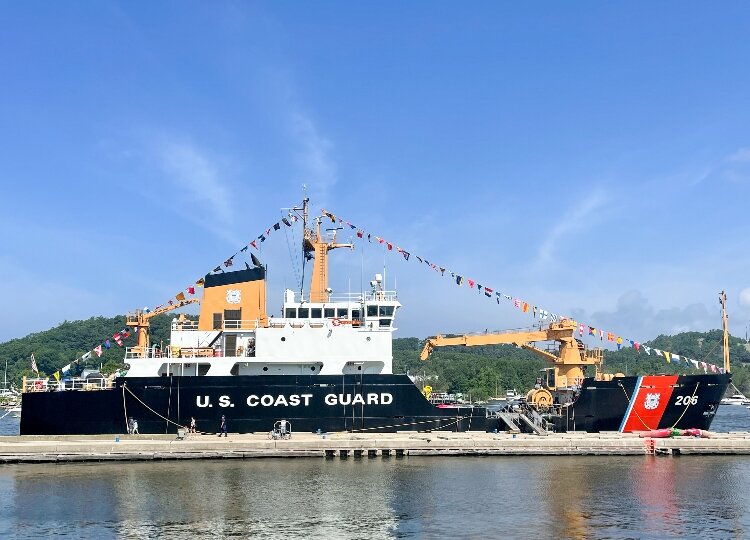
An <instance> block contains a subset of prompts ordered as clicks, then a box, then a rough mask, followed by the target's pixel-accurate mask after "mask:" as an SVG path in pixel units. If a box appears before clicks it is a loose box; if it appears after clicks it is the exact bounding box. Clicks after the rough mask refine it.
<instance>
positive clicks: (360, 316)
mask: <svg viewBox="0 0 750 540" xmlns="http://www.w3.org/2000/svg"><path fill="white" fill-rule="evenodd" d="M289 215H290V217H291V216H294V217H295V218H298V219H299V220H301V222H302V227H303V235H302V245H301V250H302V255H303V259H302V260H304V261H306V262H308V263H309V264H310V265H311V266H312V270H311V272H310V273H311V276H310V281H309V285H308V286H307V290H305V288H304V287H300V290H299V292H297V291H293V290H291V289H287V290H285V291H284V293H283V299H282V304H281V309H280V311H279V312H277V313H274V314H269V313H268V311H267V306H266V277H267V271H268V270H267V267H266V266H264V265H263V264H262V263H261V262H260V261H259V260H258V258H257V257H256V256H255V255H252V256H251V257H250V260H251V262H252V266H251V265H250V264H247V263H246V268H245V269H240V270H234V271H229V270H224V269H223V268H220V267H218V268H216V269H215V270H214V271H212V272H210V273H208V274H206V275H205V276H204V277H202V278H201V279H200V280H198V284H199V285H200V287H199V289H200V291H198V292H197V296H196V297H195V298H185V297H184V295H183V297H182V298H179V297H178V301H176V302H173V303H172V304H170V305H167V306H162V307H159V308H156V309H154V310H152V311H148V310H145V309H144V310H137V311H135V312H133V313H130V314H128V315H127V317H126V324H127V328H128V329H130V331H132V332H133V333H134V334H135V337H136V344H135V345H134V346H132V347H127V348H126V350H125V356H124V361H125V363H126V367H127V369H126V370H124V372H121V373H119V374H117V376H114V375H113V376H109V377H104V376H102V375H101V374H99V373H90V374H88V376H87V377H79V378H65V379H62V380H59V381H57V380H55V379H49V378H36V379H31V378H29V379H27V378H24V380H23V384H22V388H23V391H22V412H21V423H20V433H21V435H99V434H113V435H117V434H123V433H129V432H130V431H131V430H132V426H133V424H134V422H137V425H138V433H139V434H169V433H179V432H180V430H184V429H186V427H187V426H190V425H191V424H192V422H193V420H194V421H195V425H196V427H197V429H198V431H201V432H209V433H216V432H218V431H219V429H220V425H221V424H222V419H223V421H224V422H225V423H226V424H225V425H226V427H227V429H228V431H230V432H236V433H263V432H270V431H272V430H273V429H274V425H275V424H276V423H277V422H280V421H281V420H286V421H287V422H288V424H289V426H290V427H291V429H292V430H294V432H297V433H299V432H312V433H331V432H358V433H377V432H396V431H436V430H441V431H457V432H460V431H471V430H475V431H490V432H494V431H507V430H508V429H518V430H519V431H533V432H538V433H547V432H550V431H558V432H564V431H587V432H593V431H620V432H633V431H649V430H653V429H659V428H665V427H676V428H698V429H708V428H709V427H710V425H711V422H712V420H713V418H714V415H715V414H716V411H717V409H718V407H719V403H720V400H721V397H722V396H723V395H724V392H725V390H726V388H727V386H728V384H729V383H730V382H731V376H730V374H729V366H728V364H729V360H728V356H726V355H728V347H726V339H725V373H722V374H696V375H644V376H625V375H623V374H612V375H611V374H606V373H604V372H603V371H602V370H601V366H602V362H603V354H602V351H601V350H590V351H589V350H587V349H586V348H585V347H584V345H583V344H582V343H581V342H580V341H579V340H576V339H575V338H574V331H575V327H574V325H573V324H572V323H571V321H560V322H556V323H551V324H550V325H549V326H548V327H547V328H539V329H536V330H530V331H528V332H525V333H520V334H519V333H518V332H515V333H513V332H498V333H491V332H486V333H484V334H481V335H476V336H470V335H464V336H454V337H442V336H436V337H434V338H428V339H427V340H425V348H424V350H423V352H422V357H423V359H425V358H427V357H428V356H429V354H430V353H431V351H432V350H433V349H434V348H435V347H440V346H446V345H470V346H471V345H488V344H499V343H515V344H517V345H519V346H522V347H524V348H527V349H530V350H532V351H534V352H537V353H538V354H541V355H542V356H544V357H545V358H546V359H548V360H550V361H551V362H552V363H553V367H552V368H550V369H549V370H547V371H546V377H545V379H546V380H543V379H542V378H540V379H538V381H537V385H536V387H535V388H534V389H532V390H531V391H530V392H529V393H528V394H527V395H526V399H525V400H523V401H524V402H523V403H520V404H519V403H516V401H515V400H513V401H512V402H510V403H509V407H513V409H512V410H504V411H498V412H495V411H492V412H489V411H488V410H487V409H486V408H484V407H479V406H473V405H471V404H464V403H452V404H450V406H445V404H444V403H436V402H435V400H432V401H431V400H430V397H431V396H430V392H429V387H425V388H419V387H418V386H417V385H416V384H415V382H414V381H413V380H412V379H411V378H410V377H409V376H408V375H407V374H397V373H393V352H392V340H393V333H394V331H395V330H396V321H397V314H398V310H399V309H400V308H401V303H400V302H399V300H398V296H397V293H396V291H394V290H388V289H387V287H386V284H385V281H384V279H383V276H382V275H381V274H375V275H374V276H373V279H372V280H371V281H370V282H369V289H368V290H366V291H361V292H359V293H338V292H334V291H333V290H332V289H331V288H330V287H329V283H328V277H329V269H328V258H329V253H330V252H331V251H333V250H335V249H339V248H351V247H352V245H351V244H348V243H339V242H338V241H337V230H336V229H335V228H334V229H332V230H326V231H324V230H323V229H322V223H323V220H324V218H323V217H315V218H311V217H310V215H309V200H308V199H307V198H305V199H304V200H303V202H302V204H301V205H299V206H297V207H295V208H293V209H292V210H291V211H290V214H289ZM190 304H198V306H199V307H198V317H197V320H196V319H195V318H191V317H187V316H186V315H185V314H184V313H181V314H179V315H177V316H175V317H174V318H173V319H172V322H171V329H170V341H169V344H168V346H166V347H164V348H163V349H162V347H160V346H159V345H158V344H154V343H151V340H150V334H149V331H150V321H151V319H152V318H153V317H155V316H157V315H161V314H165V313H169V312H171V311H173V310H175V309H178V308H181V307H186V306H188V305H190ZM722 306H724V304H722ZM724 315H725V318H724V328H725V336H726V333H727V330H726V312H725V310H724ZM538 341H548V342H553V343H554V342H557V343H559V344H560V348H559V351H557V353H556V354H555V353H551V352H549V351H546V350H542V349H540V348H538V347H535V346H534V345H533V343H534V342H538ZM587 369H593V370H594V371H595V373H594V374H593V376H588V375H587V373H586V370H587Z"/></svg>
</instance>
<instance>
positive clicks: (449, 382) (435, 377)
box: [0, 314, 750, 399]
mask: <svg viewBox="0 0 750 540" xmlns="http://www.w3.org/2000/svg"><path fill="white" fill-rule="evenodd" d="M173 317H174V316H173V315H172V314H164V315H159V316H156V317H154V318H152V319H151V343H152V344H157V343H158V344H160V345H161V346H162V348H165V347H167V346H168V345H169V335H170V327H171V322H172V319H173ZM188 317H189V318H191V319H195V317H194V316H188ZM124 327H125V317H124V316H122V315H118V316H115V317H92V318H90V319H87V320H83V321H65V322H63V323H62V324H60V325H58V326H56V327H54V328H51V329H49V330H46V331H43V332H37V333H33V334H29V335H28V336H26V337H23V338H19V339H12V340H10V341H7V342H5V343H0V369H3V368H4V361H7V362H8V381H10V382H12V383H13V384H15V385H16V386H20V382H21V378H22V377H23V376H27V377H34V376H36V375H35V374H34V372H33V371H32V370H31V360H30V357H31V353H34V356H35V358H36V362H37V366H38V367H39V371H40V375H41V376H51V375H52V374H53V373H54V372H55V371H57V370H59V369H60V368H62V367H63V366H65V365H66V364H69V363H70V362H72V361H73V360H75V359H76V358H80V357H81V356H82V355H83V354H84V353H86V352H88V351H90V350H92V349H93V348H94V347H96V346H97V345H99V344H102V343H103V342H104V340H106V339H109V340H110V343H111V348H110V349H108V350H107V349H105V350H104V352H103V354H102V356H101V358H98V357H97V356H96V355H95V354H92V357H91V358H90V359H89V360H88V362H81V363H80V364H77V365H75V366H73V369H72V370H71V375H74V376H75V375H79V374H80V373H81V371H82V370H83V369H85V368H96V369H99V370H101V372H102V373H103V374H105V375H109V374H111V373H113V372H115V371H116V370H119V369H123V368H124V367H125V364H124V362H123V360H124V356H125V347H118V346H117V344H116V343H115V341H114V339H112V335H113V334H114V333H116V332H118V331H120V330H122V329H123V328H124ZM722 340H723V333H722V332H721V331H720V330H711V331H709V332H683V333H680V334H676V335H673V336H667V335H660V336H659V337H657V338H655V339H653V340H651V341H649V342H647V343H646V345H647V346H649V347H656V348H659V349H662V350H667V351H672V352H675V353H677V354H680V355H683V356H688V357H690V358H693V359H695V360H699V361H705V362H706V363H709V364H715V365H717V366H721V365H723V360H722ZM729 343H730V355H731V359H732V378H733V382H734V384H735V385H736V386H737V387H738V388H739V389H740V390H741V391H742V392H743V393H746V394H748V393H750V367H748V366H750V347H748V344H747V343H746V342H745V340H743V339H740V338H735V337H731V336H730V339H729ZM422 344H423V342H422V341H421V340H419V339H418V338H414V337H410V338H397V339H394V340H393V367H394V372H395V373H409V374H410V375H412V376H418V377H421V378H423V379H425V384H429V385H430V386H432V388H433V390H434V391H437V392H441V391H442V392H451V393H456V392H460V393H463V394H470V395H471V396H472V398H476V399H486V398H488V397H491V396H494V395H496V394H500V395H503V394H504V393H505V391H506V390H512V389H516V390H518V391H519V392H521V391H525V390H528V389H529V388H531V387H532V386H533V385H534V382H535V380H536V378H537V377H538V376H540V370H541V369H543V368H546V367H549V364H548V363H547V362H545V361H544V360H543V359H541V358H539V357H538V356H536V355H535V354H534V353H532V352H530V351H527V350H524V349H519V348H517V347H514V346H513V345H488V346H483V347H441V348H437V349H435V350H434V351H433V353H432V355H431V356H430V358H429V359H428V360H426V361H421V360H420V359H419V353H420V351H421V348H422ZM133 345H135V336H132V335H131V337H129V338H127V339H126V340H125V346H133ZM604 369H605V371H607V372H609V373H618V372H620V373H625V374H627V375H637V374H649V373H686V372H688V373H693V372H695V371H694V370H692V369H687V368H686V367H685V366H684V365H680V366H677V365H675V364H670V363H667V361H666V360H665V359H664V358H663V357H656V356H655V355H654V354H653V353H652V354H651V355H647V354H646V353H645V351H644V349H643V348H641V350H640V351H636V350H635V349H633V348H632V347H626V348H623V349H622V350H619V351H609V350H607V351H605V354H604Z"/></svg>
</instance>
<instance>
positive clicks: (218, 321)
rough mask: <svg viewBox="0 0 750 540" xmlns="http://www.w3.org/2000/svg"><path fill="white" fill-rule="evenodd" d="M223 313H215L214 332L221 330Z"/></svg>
mask: <svg viewBox="0 0 750 540" xmlns="http://www.w3.org/2000/svg"><path fill="white" fill-rule="evenodd" d="M222 315H223V314H222V313H214V330H221V320H222Z"/></svg>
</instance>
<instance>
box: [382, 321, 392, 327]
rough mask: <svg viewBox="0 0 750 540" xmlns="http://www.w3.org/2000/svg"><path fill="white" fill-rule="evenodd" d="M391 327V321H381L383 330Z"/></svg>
mask: <svg viewBox="0 0 750 540" xmlns="http://www.w3.org/2000/svg"><path fill="white" fill-rule="evenodd" d="M390 325H391V319H380V326H381V327H383V328H386V327H389V326H390Z"/></svg>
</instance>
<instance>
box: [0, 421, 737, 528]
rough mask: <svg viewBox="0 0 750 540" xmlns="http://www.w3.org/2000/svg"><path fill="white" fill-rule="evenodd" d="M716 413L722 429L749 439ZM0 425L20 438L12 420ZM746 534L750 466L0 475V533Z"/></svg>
mask: <svg viewBox="0 0 750 540" xmlns="http://www.w3.org/2000/svg"><path fill="white" fill-rule="evenodd" d="M748 426H750V410H748V409H746V408H744V407H722V408H721V409H720V411H719V415H718V416H717V418H716V421H715V422H714V425H713V426H712V427H714V428H715V429H716V430H723V431H727V430H746V429H748ZM0 430H2V431H5V432H8V431H9V432H13V430H15V432H17V430H18V419H10V418H6V419H3V420H2V421H1V422H0ZM47 536H67V537H73V538H115V537H119V538H159V537H164V538H194V537H202V536H215V537H242V538H244V537H248V536H259V537H269V538H305V539H313V538H438V537H440V538H442V537H456V536H460V537H465V538H499V537H502V538H601V537H607V538H664V537H680V538H685V537H698V536H702V537H705V538H746V537H748V536H750V458H748V457H745V456H700V457H699V456H684V457H679V458H664V457H653V456H623V457H618V456H607V457H605V456H586V457H531V456H530V457H482V458H467V457H462V458H449V457H444V458H427V457H419V458H417V457H412V458H404V459H396V458H390V459H381V458H377V459H367V458H365V459H362V460H354V459H351V458H350V459H348V460H340V459H334V460H322V459H286V460H282V459H267V460H246V461H233V460H226V461H209V460H200V461H194V460H190V461H185V462H141V463H136V462H132V463H131V462H125V463H87V464H58V465H4V466H0V537H3V538H14V537H18V538H21V537H23V538H34V537H47Z"/></svg>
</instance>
